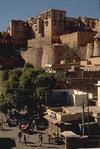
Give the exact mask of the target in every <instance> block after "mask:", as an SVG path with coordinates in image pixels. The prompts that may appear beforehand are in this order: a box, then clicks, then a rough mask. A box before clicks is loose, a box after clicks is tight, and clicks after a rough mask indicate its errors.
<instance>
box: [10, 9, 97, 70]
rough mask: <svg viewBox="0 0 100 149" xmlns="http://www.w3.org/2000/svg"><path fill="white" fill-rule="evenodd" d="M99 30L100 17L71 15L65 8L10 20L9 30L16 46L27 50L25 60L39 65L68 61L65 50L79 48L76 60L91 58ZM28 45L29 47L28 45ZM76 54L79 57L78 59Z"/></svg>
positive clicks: (23, 53)
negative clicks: (22, 18) (25, 19)
mask: <svg viewBox="0 0 100 149" xmlns="http://www.w3.org/2000/svg"><path fill="white" fill-rule="evenodd" d="M98 31H99V19H95V18H87V17H77V18H73V17H68V16H67V14H66V11H65V10H59V9H49V10H47V11H45V12H42V13H41V14H40V15H38V16H35V17H29V18H28V20H27V21H26V22H25V21H22V20H11V21H10V24H9V27H8V32H9V33H10V35H11V39H12V41H13V44H14V45H15V46H19V47H22V48H23V47H24V48H26V49H27V50H26V51H24V52H22V53H21V56H22V57H23V58H24V60H25V61H26V63H31V64H32V65H33V66H34V67H36V68H41V67H42V68H45V65H46V64H50V65H51V64H52V65H56V64H57V65H58V64H59V65H60V64H61V61H65V63H67V60H68V57H67V56H66V55H67V54H66V49H67V48H68V46H69V48H74V49H76V51H77V52H76V55H77V56H76V58H75V57H74V58H73V59H74V60H75V61H80V59H81V60H82V59H84V58H86V52H87V44H88V43H90V44H88V54H87V57H89V56H90V55H91V53H92V50H89V49H92V44H91V43H93V41H94V36H95V35H96V33H97V32H98ZM26 45H27V46H26ZM77 57H79V58H78V59H77Z"/></svg>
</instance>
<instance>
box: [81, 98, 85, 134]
mask: <svg viewBox="0 0 100 149" xmlns="http://www.w3.org/2000/svg"><path fill="white" fill-rule="evenodd" d="M84 108H85V107H84V101H83V100H82V135H83V136H84V124H85V122H84Z"/></svg>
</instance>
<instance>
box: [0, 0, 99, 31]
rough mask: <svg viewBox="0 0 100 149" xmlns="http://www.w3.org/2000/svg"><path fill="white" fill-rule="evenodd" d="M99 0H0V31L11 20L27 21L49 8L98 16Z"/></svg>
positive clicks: (68, 13) (80, 14) (70, 15)
mask: <svg viewBox="0 0 100 149" xmlns="http://www.w3.org/2000/svg"><path fill="white" fill-rule="evenodd" d="M98 1H99V0H0V31H6V29H7V26H8V23H9V21H10V20H11V19H13V20H24V21H27V19H28V17H29V16H33V17H34V16H36V15H39V14H40V13H41V12H43V11H46V10H48V9H50V8H56V9H63V10H66V11H67V14H66V16H69V17H78V16H86V17H92V18H99V16H100V14H99V13H100V11H99V6H98Z"/></svg>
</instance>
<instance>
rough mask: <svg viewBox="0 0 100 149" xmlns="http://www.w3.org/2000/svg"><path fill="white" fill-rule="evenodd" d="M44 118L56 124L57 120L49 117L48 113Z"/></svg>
mask: <svg viewBox="0 0 100 149" xmlns="http://www.w3.org/2000/svg"><path fill="white" fill-rule="evenodd" d="M44 118H45V119H46V120H48V121H49V122H51V123H53V124H56V123H58V122H59V121H58V120H56V119H53V118H51V117H50V116H49V115H45V116H44Z"/></svg>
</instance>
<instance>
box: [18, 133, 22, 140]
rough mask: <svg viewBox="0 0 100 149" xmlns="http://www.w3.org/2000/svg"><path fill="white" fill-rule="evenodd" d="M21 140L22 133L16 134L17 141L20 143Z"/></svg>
mask: <svg viewBox="0 0 100 149" xmlns="http://www.w3.org/2000/svg"><path fill="white" fill-rule="evenodd" d="M21 139H22V132H21V131H20V132H18V141H19V142H21Z"/></svg>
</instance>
